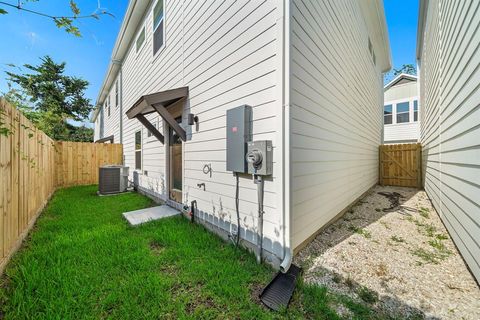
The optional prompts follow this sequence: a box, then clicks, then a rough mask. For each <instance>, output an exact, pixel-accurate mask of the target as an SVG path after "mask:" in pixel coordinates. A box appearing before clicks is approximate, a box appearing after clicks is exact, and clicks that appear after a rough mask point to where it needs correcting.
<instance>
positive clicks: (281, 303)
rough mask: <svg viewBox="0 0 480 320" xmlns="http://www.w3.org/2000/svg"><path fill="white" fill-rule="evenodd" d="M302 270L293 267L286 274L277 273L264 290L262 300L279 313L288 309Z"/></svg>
mask: <svg viewBox="0 0 480 320" xmlns="http://www.w3.org/2000/svg"><path fill="white" fill-rule="evenodd" d="M301 270H302V269H300V268H299V267H297V266H296V265H293V264H292V265H291V266H290V269H288V271H287V272H286V273H281V272H279V273H277V275H276V276H275V278H273V280H272V281H271V282H270V283H269V284H268V285H267V286H266V287H265V288H264V289H263V291H262V293H261V294H260V300H261V301H262V302H263V303H264V304H265V305H266V306H267V307H269V308H270V309H272V310H275V311H278V310H281V309H282V308H283V309H286V308H287V307H288V303H289V302H290V299H291V298H292V295H293V291H295V285H296V283H297V277H298V276H299V274H300V271H301Z"/></svg>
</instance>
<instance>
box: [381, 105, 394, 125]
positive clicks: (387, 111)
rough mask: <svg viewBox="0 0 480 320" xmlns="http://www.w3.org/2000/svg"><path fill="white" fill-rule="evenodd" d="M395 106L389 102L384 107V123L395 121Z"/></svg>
mask: <svg viewBox="0 0 480 320" xmlns="http://www.w3.org/2000/svg"><path fill="white" fill-rule="evenodd" d="M392 112H393V106H392V105H391V104H387V105H386V106H384V107H383V118H384V120H383V123H384V124H392V121H393V115H392Z"/></svg>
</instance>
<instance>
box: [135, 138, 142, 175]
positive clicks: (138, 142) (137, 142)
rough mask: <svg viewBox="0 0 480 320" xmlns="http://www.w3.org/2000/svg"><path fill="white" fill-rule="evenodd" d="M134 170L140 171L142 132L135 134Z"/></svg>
mask: <svg viewBox="0 0 480 320" xmlns="http://www.w3.org/2000/svg"><path fill="white" fill-rule="evenodd" d="M135 169H137V170H142V131H140V130H139V131H136V132H135Z"/></svg>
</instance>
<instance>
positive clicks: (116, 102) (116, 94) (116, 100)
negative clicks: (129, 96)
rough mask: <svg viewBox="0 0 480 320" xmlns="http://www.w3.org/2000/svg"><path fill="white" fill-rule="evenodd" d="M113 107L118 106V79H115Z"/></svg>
mask: <svg viewBox="0 0 480 320" xmlns="http://www.w3.org/2000/svg"><path fill="white" fill-rule="evenodd" d="M115 108H118V80H117V81H115Z"/></svg>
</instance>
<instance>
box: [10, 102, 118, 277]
mask: <svg viewBox="0 0 480 320" xmlns="http://www.w3.org/2000/svg"><path fill="white" fill-rule="evenodd" d="M122 152H123V150H122V146H121V145H118V144H93V143H77V142H55V141H53V140H52V139H50V138H49V137H48V136H47V135H46V134H45V133H43V132H42V131H40V130H38V129H36V128H35V127H34V126H33V125H32V123H31V122H30V121H28V119H27V118H25V117H24V116H23V115H22V114H21V113H20V112H19V111H17V110H15V108H13V107H12V106H10V105H8V104H7V103H6V102H5V101H4V100H2V99H0V273H1V272H2V271H3V269H4V267H5V265H6V263H7V262H8V260H9V258H10V257H11V255H12V254H13V253H14V252H15V251H16V250H17V249H18V247H19V246H20V244H21V242H22V240H23V238H24V237H25V236H26V235H27V233H28V231H29V230H30V228H31V227H32V226H33V224H34V223H35V220H36V218H37V216H38V215H39V214H40V212H41V211H42V209H43V207H44V206H45V204H46V203H47V201H48V199H49V198H50V196H51V195H52V194H53V192H54V191H55V189H56V188H57V187H63V186H71V185H81V184H95V183H97V182H98V167H99V166H100V165H102V164H120V163H122Z"/></svg>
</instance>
